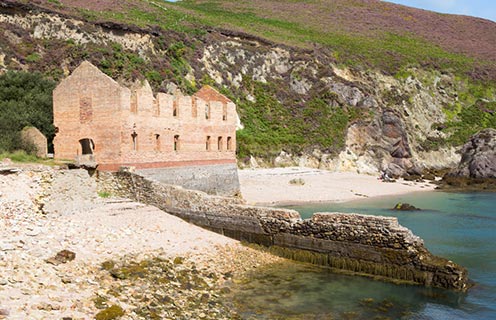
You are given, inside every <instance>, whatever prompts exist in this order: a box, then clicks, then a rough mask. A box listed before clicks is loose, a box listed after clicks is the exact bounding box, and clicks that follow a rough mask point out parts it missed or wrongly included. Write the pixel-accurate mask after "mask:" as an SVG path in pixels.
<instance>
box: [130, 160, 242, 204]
mask: <svg viewBox="0 0 496 320" xmlns="http://www.w3.org/2000/svg"><path fill="white" fill-rule="evenodd" d="M136 173H138V174H139V175H142V176H144V177H148V178H151V179H153V180H157V181H159V182H162V183H166V184H171V185H177V186H181V187H184V188H186V189H192V190H199V191H203V192H206V193H208V194H215V195H223V196H234V195H237V194H239V192H240V191H239V179H238V167H237V165H236V163H235V162H232V163H220V164H210V165H205V164H202V165H188V166H184V167H171V168H163V167H162V168H150V169H139V170H136Z"/></svg>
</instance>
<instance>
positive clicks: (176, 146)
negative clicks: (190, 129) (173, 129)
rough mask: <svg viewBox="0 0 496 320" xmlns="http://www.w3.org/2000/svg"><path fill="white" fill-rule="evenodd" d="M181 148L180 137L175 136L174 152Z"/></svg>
mask: <svg viewBox="0 0 496 320" xmlns="http://www.w3.org/2000/svg"><path fill="white" fill-rule="evenodd" d="M180 147H181V145H180V142H179V136H178V135H175V136H174V151H179V148H180Z"/></svg>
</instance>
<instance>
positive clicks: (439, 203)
mask: <svg viewBox="0 0 496 320" xmlns="http://www.w3.org/2000/svg"><path fill="white" fill-rule="evenodd" d="M398 202H402V203H410V204H412V205H414V206H416V207H418V208H421V209H423V210H422V211H415V212H398V211H392V210H389V208H392V207H393V206H394V205H395V204H396V203H398ZM292 208H293V209H296V210H298V211H300V212H301V214H302V216H303V217H304V218H306V217H309V216H310V215H311V214H312V213H313V212H326V211H327V212H329V211H338V212H356V213H362V214H371V215H385V216H396V217H398V220H399V222H400V223H401V224H402V225H404V226H406V227H408V228H410V229H411V230H412V231H413V232H414V233H415V234H417V235H418V236H420V237H421V238H422V239H424V241H425V245H426V247H427V248H428V249H429V250H430V251H431V252H432V253H434V254H436V255H440V256H443V257H445V258H448V259H450V260H453V261H455V262H456V263H459V264H461V265H463V266H465V267H466V268H467V269H468V270H469V277H470V279H472V280H473V281H474V282H475V283H476V286H475V287H474V288H472V289H471V290H470V291H469V292H468V293H466V294H461V293H454V292H451V291H447V290H437V289H429V288H422V287H417V286H399V285H394V284H390V283H383V282H379V281H373V280H370V279H366V278H361V277H350V276H344V275H337V274H333V273H330V272H329V271H327V270H324V269H321V268H317V267H313V266H308V265H305V264H298V263H294V264H293V263H290V264H284V265H279V266H273V267H272V268H270V269H266V270H259V271H258V272H257V273H256V274H253V275H252V278H251V279H250V280H251V281H248V282H247V283H242V284H238V285H237V286H235V288H234V290H233V293H234V295H235V297H236V298H235V300H236V302H237V305H238V306H241V311H242V312H244V313H243V314H244V316H245V317H249V318H256V319H265V318H266V319H274V318H281V319H288V318H290V317H296V318H298V319H300V318H301V319H327V318H334V319H400V318H401V319H453V320H454V319H496V194H495V193H442V192H432V193H415V194H408V195H402V196H395V197H387V198H386V197H385V198H378V199H372V200H360V201H354V202H348V203H341V204H319V205H311V206H303V207H292Z"/></svg>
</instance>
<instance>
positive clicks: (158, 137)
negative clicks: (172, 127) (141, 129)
mask: <svg viewBox="0 0 496 320" xmlns="http://www.w3.org/2000/svg"><path fill="white" fill-rule="evenodd" d="M155 151H160V135H159V134H158V133H157V134H155Z"/></svg>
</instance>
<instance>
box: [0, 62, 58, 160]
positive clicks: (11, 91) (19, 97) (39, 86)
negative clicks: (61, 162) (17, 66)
mask: <svg viewBox="0 0 496 320" xmlns="http://www.w3.org/2000/svg"><path fill="white" fill-rule="evenodd" d="M54 88H55V82H53V81H52V80H49V79H46V78H44V77H43V76H42V75H41V74H40V73H29V72H19V71H8V72H7V73H5V74H3V75H0V151H8V152H12V151H15V150H21V149H22V150H26V151H27V152H32V151H33V150H32V148H30V147H29V146H26V145H23V143H22V141H21V137H20V132H21V130H22V129H23V128H24V127H26V126H33V127H36V128H38V129H39V130H40V131H41V132H42V133H43V134H44V135H45V136H46V137H47V139H48V141H49V148H50V145H51V144H52V140H53V137H54V135H55V128H54V126H53V103H52V91H53V89H54Z"/></svg>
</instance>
